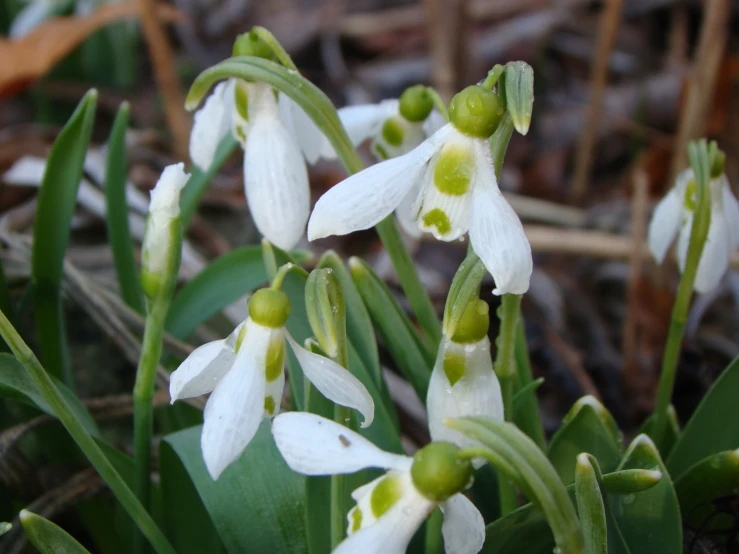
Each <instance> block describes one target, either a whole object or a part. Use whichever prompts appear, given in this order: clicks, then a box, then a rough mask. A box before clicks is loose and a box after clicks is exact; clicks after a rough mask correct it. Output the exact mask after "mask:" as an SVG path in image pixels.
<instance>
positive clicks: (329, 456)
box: [272, 412, 485, 554]
mask: <svg viewBox="0 0 739 554" xmlns="http://www.w3.org/2000/svg"><path fill="white" fill-rule="evenodd" d="M272 434H273V436H274V438H275V442H276V444H277V448H278V449H279V450H280V453H281V454H282V456H283V458H284V459H285V461H286V462H287V464H288V466H290V468H291V469H292V470H293V471H296V472H298V473H302V474H304V475H335V474H347V473H354V472H356V471H359V470H362V469H365V468H380V469H385V470H387V473H385V475H383V476H382V477H379V478H377V479H375V480H374V481H372V482H370V483H368V484H366V485H363V486H361V487H359V488H358V489H356V490H355V491H354V492H353V493H352V498H353V499H354V501H355V502H356V506H355V507H353V508H352V509H351V510H350V511H349V513H348V515H347V520H348V521H347V535H348V537H347V538H346V539H345V540H344V541H343V542H341V543H340V544H339V545H338V547H336V548H335V549H334V551H333V554H377V553H382V554H403V553H404V552H405V551H406V548H407V547H408V543H409V542H410V540H411V539H412V538H413V535H414V534H415V533H416V531H417V530H418V528H419V527H420V526H421V525H422V524H423V522H424V521H425V520H426V518H427V517H428V516H429V515H430V514H431V512H432V511H433V510H435V509H436V508H437V507H440V508H441V510H442V512H443V514H444V523H443V525H442V535H443V538H444V547H445V551H446V553H447V554H476V553H477V552H479V551H480V549H481V548H482V545H483V542H484V541H485V523H484V521H483V519H482V516H481V515H480V512H479V511H478V510H477V508H476V507H475V505H474V504H473V503H472V502H470V501H469V500H468V499H467V498H466V497H465V496H464V495H463V494H461V493H456V494H453V495H450V496H449V497H447V498H445V499H444V500H434V499H431V498H429V497H428V496H426V495H425V494H424V493H423V492H421V490H419V485H418V483H417V481H415V479H414V474H413V465H414V463H415V460H414V459H413V458H409V457H407V456H400V455H398V454H391V453H389V452H385V451H383V450H381V449H379V448H378V447H377V446H375V445H374V444H372V443H371V442H369V441H368V440H367V439H365V438H364V437H362V436H361V435H359V434H357V433H355V432H354V431H351V430H350V429H347V428H346V427H344V426H342V425H340V424H338V423H335V422H333V421H331V420H328V419H325V418H322V417H320V416H317V415H314V414H309V413H296V412H290V413H285V414H281V415H280V416H278V417H277V418H275V420H274V422H273V425H272ZM421 488H423V487H421Z"/></svg>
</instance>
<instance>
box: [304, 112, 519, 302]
mask: <svg viewBox="0 0 739 554" xmlns="http://www.w3.org/2000/svg"><path fill="white" fill-rule="evenodd" d="M415 190H417V191H418V192H417V193H414V192H413V191H415ZM409 195H411V197H412V196H415V198H414V199H413V202H412V206H413V208H412V216H413V218H414V219H415V220H416V222H417V224H418V226H419V227H420V228H421V229H422V230H424V231H427V232H431V233H433V234H434V236H435V237H436V238H438V239H440V240H445V241H451V240H454V239H457V238H459V237H461V236H462V235H464V234H465V233H466V232H467V231H469V234H470V241H471V243H472V248H473V249H474V250H475V252H476V253H477V255H478V256H480V258H481V259H482V261H483V263H484V264H485V267H486V268H487V269H488V271H489V272H490V273H491V274H492V276H493V278H494V279H495V284H496V289H495V290H494V291H493V292H495V294H504V293H513V294H523V293H524V292H526V291H527V290H528V288H529V279H530V277H531V271H532V268H533V262H532V258H531V246H530V245H529V241H528V239H527V238H526V235H525V234H524V231H523V226H522V225H521V221H520V220H519V219H518V216H517V215H516V213H515V212H514V211H513V208H511V206H510V205H509V204H508V202H507V201H506V200H505V198H504V197H503V195H502V194H501V192H500V190H499V189H498V183H497V179H496V177H495V170H494V167H493V160H492V156H491V154H490V147H489V144H488V140H487V139H485V138H477V137H474V136H470V135H466V134H464V133H462V132H460V131H459V130H457V129H456V127H455V126H454V125H453V124H452V123H448V124H446V125H444V126H443V127H442V128H441V129H439V130H438V131H437V132H436V133H434V134H433V135H432V136H431V137H429V138H428V139H426V140H425V141H424V142H422V143H421V144H420V145H419V146H418V147H416V148H415V149H414V150H412V151H411V152H409V153H407V154H405V155H402V156H400V157H397V158H394V159H391V160H388V161H385V162H381V163H379V164H377V165H374V166H372V167H370V168H368V169H365V170H364V171H361V172H359V173H356V174H354V175H352V176H350V177H349V178H348V179H346V180H344V181H342V182H341V183H339V184H338V185H336V186H335V187H333V188H332V189H331V190H329V191H328V192H327V193H326V194H324V195H323V196H322V197H321V198H320V199H319V200H318V202H317V203H316V206H315V208H314V210H313V213H312V215H311V218H310V221H309V223H308V239H309V240H315V239H319V238H323V237H326V236H329V235H345V234H348V233H351V232H354V231H359V230H362V229H368V228H370V227H372V226H374V225H376V224H377V223H379V222H380V221H382V220H383V219H384V218H386V217H387V216H388V215H390V214H391V213H392V211H393V210H395V209H396V208H398V206H400V205H401V203H402V202H404V201H407V197H408V196H409Z"/></svg>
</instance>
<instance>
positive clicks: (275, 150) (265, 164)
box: [190, 79, 324, 250]
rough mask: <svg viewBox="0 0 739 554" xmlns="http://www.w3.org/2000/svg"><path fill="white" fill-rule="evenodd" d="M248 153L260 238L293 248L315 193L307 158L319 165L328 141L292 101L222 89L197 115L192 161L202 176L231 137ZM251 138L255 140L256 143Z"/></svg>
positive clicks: (235, 85)
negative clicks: (311, 189)
mask: <svg viewBox="0 0 739 554" xmlns="http://www.w3.org/2000/svg"><path fill="white" fill-rule="evenodd" d="M229 132H232V133H233V135H234V137H235V138H236V139H237V140H238V141H239V143H240V144H241V146H242V147H243V148H244V188H245V191H246V199H247V202H248V204H249V210H250V212H251V215H252V218H253V219H254V223H255V224H256V226H257V228H258V229H259V232H260V233H261V234H262V235H264V236H265V237H266V238H267V239H268V240H269V241H270V242H272V243H273V244H275V245H277V246H278V247H280V248H283V249H286V250H289V249H291V248H293V247H294V246H295V245H296V244H297V243H298V241H299V240H300V238H301V237H302V236H303V233H304V232H305V224H306V222H307V221H308V215H309V213H310V187H309V183H308V171H307V169H306V166H305V160H304V159H303V158H304V157H305V158H306V159H307V160H308V161H309V162H315V161H316V160H317V159H318V158H319V157H320V155H321V153H320V150H321V146H322V145H323V143H324V138H323V135H322V134H321V132H320V130H319V129H318V128H317V127H316V126H315V124H314V123H313V122H312V121H311V119H310V118H309V117H308V116H307V115H306V114H305V113H304V112H303V111H302V109H300V107H299V106H298V105H297V104H296V103H295V102H293V101H292V100H291V99H290V98H288V97H287V96H285V95H283V94H279V95H275V91H274V89H273V88H272V87H271V86H269V85H266V84H264V83H251V82H246V81H243V80H238V79H231V80H228V81H224V82H222V83H219V84H218V85H217V86H216V87H215V89H214V90H213V93H212V94H211V95H210V96H209V97H208V99H207V100H206V102H205V104H204V105H203V107H202V108H201V109H200V110H199V111H198V112H197V113H196V114H195V120H194V125H193V129H192V134H191V135H190V157H191V158H192V161H193V163H194V164H195V165H196V166H198V167H199V168H201V169H202V170H203V171H205V170H207V169H208V168H209V167H210V165H211V164H212V163H213V157H214V156H215V152H216V148H217V147H218V144H219V142H220V141H221V139H223V137H225V136H226V134H227V133H229ZM249 137H253V138H252V140H250V139H249Z"/></svg>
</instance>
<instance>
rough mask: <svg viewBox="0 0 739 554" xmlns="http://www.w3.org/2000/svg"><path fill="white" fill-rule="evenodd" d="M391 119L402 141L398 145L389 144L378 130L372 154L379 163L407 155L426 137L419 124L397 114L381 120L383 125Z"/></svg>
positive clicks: (373, 142) (380, 130)
mask: <svg viewBox="0 0 739 554" xmlns="http://www.w3.org/2000/svg"><path fill="white" fill-rule="evenodd" d="M391 117H392V119H393V121H394V122H395V124H396V125H397V126H399V128H400V130H401V131H402V140H401V142H400V144H398V145H393V144H390V143H389V142H388V141H387V140H386V138H385V137H384V136H383V134H382V128H380V129H379V130H378V133H377V135H375V138H374V140H373V141H372V153H373V154H374V155H375V157H376V158H377V159H378V160H380V161H384V160H387V159H390V158H397V157H398V156H402V155H404V154H407V153H408V152H410V151H412V150H413V149H414V148H416V147H417V146H418V145H419V144H421V143H422V142H423V141H424V140H426V138H427V136H428V135H426V133H424V132H423V127H422V126H421V124H420V123H414V122H412V121H408V120H407V119H405V118H404V117H402V116H401V115H399V114H395V115H394V116H389V117H387V118H386V119H385V120H383V125H384V122H386V121H387V120H388V119H390V118H391Z"/></svg>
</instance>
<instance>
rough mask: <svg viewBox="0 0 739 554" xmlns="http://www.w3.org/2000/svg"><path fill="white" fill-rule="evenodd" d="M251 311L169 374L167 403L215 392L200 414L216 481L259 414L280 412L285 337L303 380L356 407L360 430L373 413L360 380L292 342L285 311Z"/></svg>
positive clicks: (208, 461)
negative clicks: (276, 314)
mask: <svg viewBox="0 0 739 554" xmlns="http://www.w3.org/2000/svg"><path fill="white" fill-rule="evenodd" d="M262 290H267V289H262ZM260 292H261V291H257V294H259V293H260ZM271 292H277V291H271ZM280 294H282V293H280ZM255 296H256V294H255ZM253 302H254V297H252V303H253ZM251 308H252V305H250V314H251V317H250V318H248V319H247V320H246V321H245V322H243V323H242V324H240V325H239V326H238V327H237V328H236V329H235V330H234V331H233V332H232V333H231V334H230V335H229V336H228V337H227V338H226V339H224V340H218V341H214V342H210V343H207V344H204V345H202V346H200V347H199V348H196V349H195V350H194V351H193V352H192V353H191V354H190V355H189V356H188V357H187V359H186V360H185V361H184V362H182V364H181V365H180V366H179V367H178V368H177V370H175V371H174V372H173V373H172V375H171V377H170V385H169V393H170V397H171V399H172V402H174V401H175V400H179V399H182V398H192V397H196V396H200V395H203V394H207V393H210V392H212V394H211V395H210V397H209V398H208V401H207V403H206V405H205V411H204V414H203V419H204V423H203V432H202V435H201V449H202V452H203V459H204V461H205V465H206V467H207V468H208V472H209V473H210V475H211V477H212V478H213V479H218V477H219V476H220V475H221V473H222V472H223V471H224V470H225V469H226V468H227V467H228V466H229V465H230V464H231V463H232V462H233V461H234V460H236V459H237V458H238V457H239V456H240V455H241V453H242V452H243V451H244V449H245V448H246V447H247V445H248V444H249V442H250V441H251V440H252V438H253V437H254V435H255V434H256V432H257V429H258V427H259V424H260V422H261V421H262V419H263V418H265V417H270V418H271V417H274V416H275V415H277V414H278V413H279V410H280V402H281V399H282V392H283V389H284V384H285V372H284V358H285V342H286V341H287V342H288V343H289V344H290V347H291V348H292V350H293V352H294V353H295V356H296V357H297V359H298V362H299V363H300V366H301V368H302V369H303V373H304V375H305V377H306V378H307V379H308V380H309V381H310V382H311V383H312V384H313V385H314V386H315V387H316V388H317V389H318V390H319V391H320V392H321V393H322V394H323V395H324V396H326V398H328V399H329V400H331V401H333V402H335V403H336V404H340V405H342V406H347V407H349V408H354V409H357V410H358V411H359V412H360V413H361V414H362V415H363V417H364V422H363V424H362V426H363V427H366V426H368V425H370V424H371V423H372V420H373V418H374V402H373V400H372V397H371V396H370V394H369V393H368V392H367V389H366V388H365V387H364V385H363V384H362V383H361V382H360V381H359V380H358V379H357V378H356V377H354V376H353V375H352V374H351V373H349V371H348V370H346V369H344V368H343V367H341V366H340V365H338V364H337V363H335V362H333V361H332V360H330V359H328V358H324V357H323V356H319V355H318V354H314V353H312V352H310V351H308V350H306V349H305V348H303V347H301V346H300V345H299V344H297V343H296V342H295V341H294V340H293V339H292V337H291V336H290V334H289V333H288V331H287V330H286V329H285V327H284V323H285V320H286V319H287V315H286V314H285V315H284V319H283V318H282V317H280V318H278V319H277V320H274V319H262V318H260V316H259V314H258V313H255V312H254V311H253V310H252V309H251ZM255 317H256V319H259V320H260V321H261V322H257V321H256V320H255Z"/></svg>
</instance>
